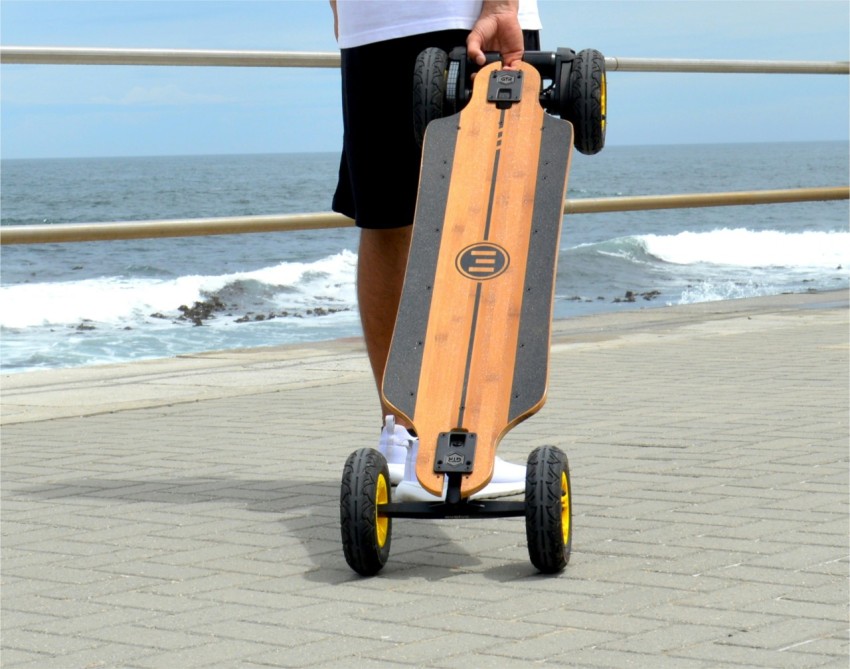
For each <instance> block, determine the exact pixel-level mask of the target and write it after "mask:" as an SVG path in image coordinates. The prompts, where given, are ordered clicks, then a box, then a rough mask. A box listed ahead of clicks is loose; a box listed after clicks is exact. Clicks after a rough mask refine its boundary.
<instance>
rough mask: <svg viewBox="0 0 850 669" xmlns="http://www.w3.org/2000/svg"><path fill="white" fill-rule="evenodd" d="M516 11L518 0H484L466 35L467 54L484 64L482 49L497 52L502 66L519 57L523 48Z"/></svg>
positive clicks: (484, 57) (513, 61)
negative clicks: (476, 18) (470, 30)
mask: <svg viewBox="0 0 850 669" xmlns="http://www.w3.org/2000/svg"><path fill="white" fill-rule="evenodd" d="M518 12H519V0H484V2H483V3H482V6H481V14H480V15H479V17H478V20H477V21H476V22H475V25H474V26H473V27H472V32H470V33H469V36H468V37H467V38H466V52H467V54H468V55H469V57H470V58H471V59H472V60H473V61H475V62H476V63H478V65H484V64H485V63H486V62H487V57H486V56H485V55H484V52H485V51H498V52H499V53H500V54H501V56H502V64H503V65H504V66H505V67H506V68H510V67H512V66H513V65H514V64H515V63H518V62H519V61H520V60H522V54H523V52H524V51H525V48H524V40H523V36H522V28H521V27H520V25H519V18H518V16H517V14H518Z"/></svg>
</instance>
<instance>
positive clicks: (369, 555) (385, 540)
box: [339, 448, 392, 576]
mask: <svg viewBox="0 0 850 669" xmlns="http://www.w3.org/2000/svg"><path fill="white" fill-rule="evenodd" d="M389 501H390V470H389V467H388V466H387V461H386V458H384V456H383V455H382V454H381V453H379V452H378V451H376V450H374V449H372V448H361V449H360V450H358V451H355V452H354V453H352V454H351V455H350V456H349V457H348V460H346V462H345V467H344V469H343V472H342V486H341V491H340V500H339V515H340V528H341V530H342V550H343V553H344V554H345V561H346V562H348V566H350V567H351V568H352V569H353V570H354V571H356V572H357V573H358V574H360V575H362V576H374V575H375V574H377V573H378V572H379V571H380V570H381V568H382V567H383V566H384V565H385V564H386V562H387V558H388V557H389V555H390V538H391V535H392V518H387V517H384V516H381V515H380V514H379V509H378V507H379V505H381V504H387V503H389Z"/></svg>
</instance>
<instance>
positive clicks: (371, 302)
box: [357, 225, 413, 427]
mask: <svg viewBox="0 0 850 669" xmlns="http://www.w3.org/2000/svg"><path fill="white" fill-rule="evenodd" d="M412 230H413V226H410V225H408V226H406V227H403V228H391V229H388V230H369V229H362V230H361V231H360V251H359V255H358V259H357V301H358V304H359V306H360V322H361V324H362V326H363V337H364V339H365V340H366V353H367V355H368V356H369V363H370V364H371V366H372V374H373V375H374V377H375V384H376V386H377V388H378V391H379V392H380V387H381V381H382V379H383V378H384V367H386V364H387V356H388V354H389V350H390V343H391V342H392V336H393V328H394V327H395V317H396V312H397V311H398V304H399V301H400V300H401V288H402V283H403V281H404V270H405V268H406V267H407V252H408V250H409V248H410V238H411V232H412ZM381 412H382V413H381V417H382V418H383V416H385V415H387V414H388V413H391V411H390V410H389V407H387V406H385V405H383V403H382V406H381ZM398 423H399V424H400V425H404V426H405V427H410V425H407V424H406V423H404V422H402V421H400V420H399V421H398Z"/></svg>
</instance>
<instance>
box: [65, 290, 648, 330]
mask: <svg viewBox="0 0 850 669" xmlns="http://www.w3.org/2000/svg"><path fill="white" fill-rule="evenodd" d="M660 295H661V292H660V291H658V290H650V291H644V292H637V291H633V290H627V291H626V292H625V293H624V294H623V296H622V297H615V298H613V299H611V302H612V303H629V302H637V301H638V300H639V299H642V300H644V301H647V302H650V301H652V300H654V299H656V298H657V297H659V296H660ZM565 299H567V300H569V301H571V302H594V301H598V302H603V301H606V300H607V299H608V298H606V297H601V296H600V297H597V298H596V300H591V299H588V298H585V297H580V296H578V295H576V296H573V297H568V298H565ZM177 311H178V312H180V315H179V316H169V315H166V314H163V313H162V312H155V313H152V314H150V317H151V318H157V319H162V320H171V321H172V322H173V323H181V322H182V323H191V324H192V325H193V326H195V327H198V326H202V325H206V323H207V322H208V321H210V320H213V319H215V318H218V317H220V316H222V315H224V316H227V317H228V318H233V322H234V323H255V322H260V321H270V320H274V319H276V318H321V317H323V316H329V315H331V314H336V313H339V312H343V311H351V308H350V307H343V308H333V307H313V308H311V309H304V310H300V311H296V310H291V309H290V310H283V311H274V310H271V311H259V310H258V311H245V310H244V309H240V307H239V306H238V305H233V304H231V305H228V304H226V303H225V302H223V301H222V299H221V298H220V297H219V296H218V295H213V296H211V297H209V298H207V299H205V300H200V301H197V302H194V303H193V304H192V306H189V305H186V304H181V305H180V306H179V307H177ZM237 314H239V315H237ZM96 329H97V326H96V325H94V323H92V321H90V320H88V319H87V320H84V321H82V322H81V323H79V324H78V325H77V327H76V330H78V331H80V332H84V331H88V330H96ZM125 329H129V328H125Z"/></svg>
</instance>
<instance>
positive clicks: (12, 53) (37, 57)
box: [0, 46, 850, 74]
mask: <svg viewBox="0 0 850 669" xmlns="http://www.w3.org/2000/svg"><path fill="white" fill-rule="evenodd" d="M0 62H2V63H4V64H8V65H12V64H19V65H177V66H191V67H199V66H201V67H203V66H210V67H328V68H333V67H339V54H338V53H335V52H322V51H313V52H310V51H232V50H230V51H224V50H210V49H94V48H81V47H38V46H4V47H0ZM605 67H606V69H607V70H608V71H610V72H737V73H748V74H850V61H806V60H778V61H771V60H697V59H681V58H679V59H677V58H619V57H610V56H609V57H606V58H605Z"/></svg>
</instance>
